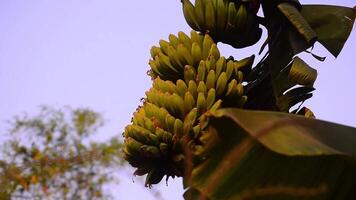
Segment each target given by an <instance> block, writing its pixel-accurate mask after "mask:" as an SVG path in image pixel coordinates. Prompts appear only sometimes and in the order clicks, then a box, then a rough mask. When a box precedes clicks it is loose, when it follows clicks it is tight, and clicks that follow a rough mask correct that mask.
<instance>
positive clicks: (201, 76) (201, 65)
mask: <svg viewBox="0 0 356 200" xmlns="http://www.w3.org/2000/svg"><path fill="white" fill-rule="evenodd" d="M206 72H207V70H206V66H205V62H204V61H200V63H199V66H198V76H197V81H204V80H205V76H206Z"/></svg>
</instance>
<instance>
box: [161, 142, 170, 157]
mask: <svg viewBox="0 0 356 200" xmlns="http://www.w3.org/2000/svg"><path fill="white" fill-rule="evenodd" d="M168 149H169V146H168V144H166V143H161V144H159V151H160V152H161V154H162V155H167V153H168Z"/></svg>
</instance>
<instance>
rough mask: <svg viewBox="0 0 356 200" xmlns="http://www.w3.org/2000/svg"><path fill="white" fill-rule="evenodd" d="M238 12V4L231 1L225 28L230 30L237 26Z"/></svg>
mask: <svg viewBox="0 0 356 200" xmlns="http://www.w3.org/2000/svg"><path fill="white" fill-rule="evenodd" d="M236 14H237V10H236V5H235V3H234V2H229V8H228V19H227V25H226V27H225V30H229V29H232V28H234V27H235V17H236Z"/></svg>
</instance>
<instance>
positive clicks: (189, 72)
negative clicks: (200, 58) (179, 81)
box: [184, 65, 197, 84]
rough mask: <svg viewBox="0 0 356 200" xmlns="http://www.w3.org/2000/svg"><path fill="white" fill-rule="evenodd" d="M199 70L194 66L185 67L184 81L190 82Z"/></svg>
mask: <svg viewBox="0 0 356 200" xmlns="http://www.w3.org/2000/svg"><path fill="white" fill-rule="evenodd" d="M196 76H197V72H196V70H195V68H194V67H192V66H190V65H186V66H185V68H184V81H185V83H186V84H189V81H191V80H195V78H196Z"/></svg>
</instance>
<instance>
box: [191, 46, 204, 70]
mask: <svg viewBox="0 0 356 200" xmlns="http://www.w3.org/2000/svg"><path fill="white" fill-rule="evenodd" d="M192 56H193V60H194V65H197V64H199V62H200V61H201V60H202V59H203V55H202V50H201V48H200V46H199V44H198V43H197V42H194V43H193V44H192Z"/></svg>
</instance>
